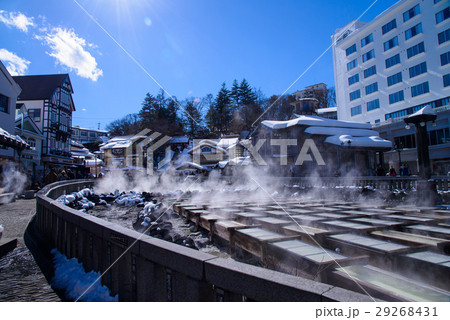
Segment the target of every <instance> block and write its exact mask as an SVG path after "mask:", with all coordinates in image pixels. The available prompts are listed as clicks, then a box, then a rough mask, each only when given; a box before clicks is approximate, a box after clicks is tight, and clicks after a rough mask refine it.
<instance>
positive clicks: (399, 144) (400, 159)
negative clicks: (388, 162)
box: [395, 142, 403, 170]
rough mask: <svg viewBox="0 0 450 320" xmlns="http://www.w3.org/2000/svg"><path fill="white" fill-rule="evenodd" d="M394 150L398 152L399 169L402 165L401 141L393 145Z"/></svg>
mask: <svg viewBox="0 0 450 320" xmlns="http://www.w3.org/2000/svg"><path fill="white" fill-rule="evenodd" d="M395 150H397V152H398V168H399V170H400V167H401V166H402V150H403V143H401V142H399V143H397V144H396V145H395Z"/></svg>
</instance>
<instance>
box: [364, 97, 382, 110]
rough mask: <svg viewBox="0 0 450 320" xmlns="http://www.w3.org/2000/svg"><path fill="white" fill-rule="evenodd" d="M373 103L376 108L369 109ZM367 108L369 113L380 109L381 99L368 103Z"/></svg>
mask: <svg viewBox="0 0 450 320" xmlns="http://www.w3.org/2000/svg"><path fill="white" fill-rule="evenodd" d="M372 103H373V104H375V106H374V107H371V108H370V109H369V104H370V105H372ZM366 108H367V112H369V111H372V110H376V109H379V108H380V100H379V99H375V100H371V101H368V102H367V104H366Z"/></svg>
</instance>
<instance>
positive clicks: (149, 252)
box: [36, 180, 372, 302]
mask: <svg viewBox="0 0 450 320" xmlns="http://www.w3.org/2000/svg"><path fill="white" fill-rule="evenodd" d="M92 183H93V182H92V181H89V180H79V181H71V182H57V183H54V184H52V185H49V186H47V187H46V188H44V189H43V190H41V191H40V192H39V193H38V195H37V200H36V225H37V229H38V230H39V232H40V233H41V234H42V235H43V237H44V238H45V239H47V241H48V242H49V244H50V247H52V248H58V250H59V251H60V252H61V253H63V254H65V255H66V256H67V257H68V258H72V257H75V258H77V259H78V260H79V261H81V262H82V263H83V265H84V268H85V269H86V271H90V270H94V271H100V272H101V273H102V275H103V276H102V278H101V281H102V284H104V285H106V286H108V287H109V288H110V290H111V293H112V294H113V295H115V294H119V300H120V301H348V302H353V301H372V299H370V298H369V297H367V296H364V295H361V294H359V293H355V292H352V291H348V290H345V289H342V288H338V287H334V286H331V285H328V284H323V283H319V282H315V281H311V280H307V279H303V278H300V277H295V276H292V275H287V274H283V273H280V272H276V271H272V270H268V269H263V268H260V267H256V266H252V265H248V264H244V263H240V262H237V261H234V260H231V259H223V258H218V257H216V256H213V255H210V254H206V253H203V252H199V251H196V250H193V249H189V248H186V247H183V246H179V245H176V244H174V243H171V242H166V241H163V240H160V239H156V238H153V237H150V236H147V235H143V234H141V233H138V232H135V231H134V230H130V229H126V228H123V227H121V226H118V225H115V224H113V223H109V222H107V221H105V220H102V219H99V218H96V217H93V216H90V215H89V214H85V213H82V212H80V211H77V210H74V209H71V208H69V207H67V206H64V205H62V204H60V203H57V202H56V201H54V199H56V198H57V197H58V196H60V195H62V194H68V193H71V192H74V191H78V190H80V189H82V188H84V187H88V186H91V185H92Z"/></svg>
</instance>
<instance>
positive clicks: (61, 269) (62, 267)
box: [51, 249, 119, 302]
mask: <svg viewBox="0 0 450 320" xmlns="http://www.w3.org/2000/svg"><path fill="white" fill-rule="evenodd" d="M51 253H52V254H53V255H54V258H53V261H54V267H55V276H54V277H53V278H52V281H51V285H52V287H54V288H56V289H59V290H64V291H65V294H66V297H67V298H68V299H70V300H73V301H75V300H77V299H78V298H80V296H81V295H82V296H81V298H80V299H79V301H86V302H102V301H105V302H111V301H112V302H117V301H119V295H115V296H114V297H111V294H110V292H109V289H108V288H107V287H106V286H102V285H101V281H100V280H98V281H97V279H99V277H100V272H94V271H90V272H89V273H86V272H85V271H84V268H83V264H82V263H79V262H78V260H77V259H76V258H72V259H67V258H66V256H65V255H63V254H61V253H60V252H59V251H58V250H57V249H53V250H52V251H51ZM91 285H92V287H91V288H89V287H90V286H91ZM88 288H89V290H88V291H87V292H86V293H85V294H83V293H84V292H85V291H86V290H87V289H88Z"/></svg>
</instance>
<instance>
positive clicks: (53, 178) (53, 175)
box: [45, 167, 58, 184]
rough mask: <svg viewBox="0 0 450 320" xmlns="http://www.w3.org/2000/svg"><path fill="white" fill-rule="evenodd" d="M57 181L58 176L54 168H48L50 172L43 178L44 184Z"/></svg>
mask: <svg viewBox="0 0 450 320" xmlns="http://www.w3.org/2000/svg"><path fill="white" fill-rule="evenodd" d="M56 181H58V174H57V173H56V170H55V168H54V167H50V172H49V173H48V174H47V175H46V176H45V182H46V183H47V184H50V183H53V182H56Z"/></svg>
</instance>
